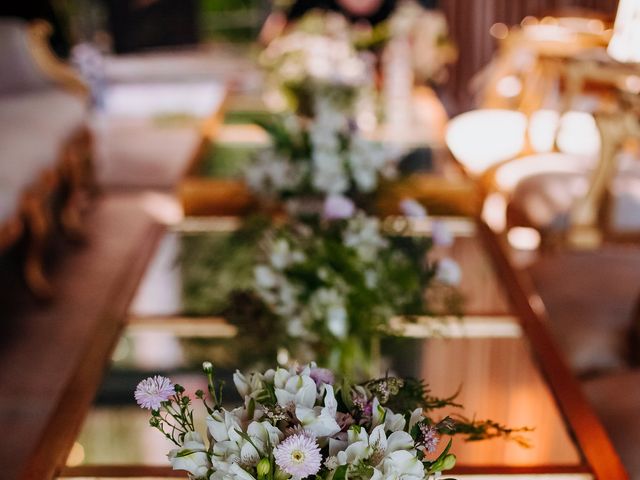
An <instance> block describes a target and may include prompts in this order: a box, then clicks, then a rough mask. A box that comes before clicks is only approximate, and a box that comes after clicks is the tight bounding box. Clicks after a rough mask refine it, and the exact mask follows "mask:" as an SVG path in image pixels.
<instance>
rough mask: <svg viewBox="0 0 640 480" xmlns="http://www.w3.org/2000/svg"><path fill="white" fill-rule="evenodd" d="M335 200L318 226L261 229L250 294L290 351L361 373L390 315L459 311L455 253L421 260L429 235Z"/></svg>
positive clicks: (370, 363)
mask: <svg viewBox="0 0 640 480" xmlns="http://www.w3.org/2000/svg"><path fill="white" fill-rule="evenodd" d="M340 203H341V204H339V205H332V204H331V202H328V203H327V204H326V205H325V211H324V218H323V219H322V220H321V221H320V222H321V223H322V226H321V227H319V226H316V227H315V228H314V227H313V225H311V224H309V223H301V222H297V221H289V222H287V223H285V224H283V225H279V226H274V227H272V228H270V229H268V230H267V231H266V233H265V234H264V236H263V238H262V240H261V242H260V244H259V248H260V251H259V252H258V261H257V264H256V266H255V267H254V285H253V288H252V291H253V292H252V293H253V297H251V296H250V297H249V298H253V299H254V301H260V302H261V303H263V304H264V305H265V307H266V309H263V310H262V314H263V315H268V316H270V317H272V318H271V321H270V322H264V323H270V325H271V331H272V332H273V333H272V335H275V336H276V337H277V343H278V344H279V345H281V346H286V347H288V348H290V349H291V353H292V354H293V356H294V357H295V358H297V359H299V360H303V361H310V360H317V361H318V362H319V363H320V364H321V365H322V366H329V367H330V368H335V369H339V371H341V372H342V373H343V374H344V375H347V376H349V377H351V378H362V377H363V376H368V375H372V374H376V373H377V370H376V369H377V362H376V356H377V345H378V342H379V338H380V336H382V335H385V334H393V333H394V331H393V330H392V329H391V327H390V326H389V325H390V321H391V319H392V318H393V317H405V318H412V317H414V316H415V315H426V314H432V315H445V314H456V313H458V312H459V307H460V302H461V297H460V295H459V293H458V290H457V288H456V283H457V282H458V281H459V276H460V275H459V272H452V268H455V267H457V265H454V266H452V265H451V264H452V263H454V262H453V260H451V259H448V258H443V259H440V260H439V261H431V260H430V259H429V257H428V255H427V253H428V251H429V249H430V247H431V239H430V238H426V237H409V236H402V235H395V236H389V235H385V234H384V233H383V230H382V224H381V221H380V220H379V219H378V218H376V217H369V216H367V215H365V214H364V213H363V212H361V211H359V212H356V211H355V207H354V206H353V204H351V203H349V201H348V199H346V198H340ZM414 208H415V207H414ZM256 297H257V298H256ZM247 300H248V299H247V297H242V298H241V304H242V307H241V308H242V311H245V310H246V302H247ZM257 312H258V310H254V311H253V320H252V322H251V324H249V325H247V326H248V328H249V329H251V328H253V327H252V324H254V323H255V316H256V313H257ZM240 316H241V315H234V314H233V313H230V315H229V317H230V318H231V319H232V321H233V320H234V319H237V318H238V317H240ZM267 337H268V335H267ZM263 340H264V339H263Z"/></svg>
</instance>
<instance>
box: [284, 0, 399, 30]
mask: <svg viewBox="0 0 640 480" xmlns="http://www.w3.org/2000/svg"><path fill="white" fill-rule="evenodd" d="M395 6H396V0H365V1H362V0H298V1H296V2H295V3H294V4H293V5H292V7H291V9H290V10H289V12H288V13H287V19H288V20H297V19H298V18H300V17H302V16H304V14H305V13H307V12H308V11H310V10H313V9H320V10H331V11H334V12H339V13H341V14H343V15H344V16H345V17H346V18H347V19H349V21H350V22H353V23H357V22H367V23H370V24H371V25H376V24H378V23H380V22H382V21H384V20H386V19H387V18H388V17H389V16H390V15H391V13H392V12H393V9H394V8H395Z"/></svg>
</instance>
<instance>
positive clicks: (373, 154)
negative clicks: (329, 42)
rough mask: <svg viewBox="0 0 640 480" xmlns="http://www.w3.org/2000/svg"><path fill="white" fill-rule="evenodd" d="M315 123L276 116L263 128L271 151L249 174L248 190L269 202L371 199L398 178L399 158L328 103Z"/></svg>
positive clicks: (260, 157) (262, 124)
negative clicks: (385, 182)
mask: <svg viewBox="0 0 640 480" xmlns="http://www.w3.org/2000/svg"><path fill="white" fill-rule="evenodd" d="M319 105H322V106H321V107H320V108H319V109H318V112H319V113H318V115H317V116H316V117H314V118H313V119H304V120H303V119H300V118H299V117H295V116H274V117H273V118H272V120H271V121H265V122H261V123H260V125H261V126H262V127H263V128H265V130H266V131H267V132H268V133H269V134H270V136H271V138H272V147H271V148H269V149H267V150H264V151H261V152H259V153H258V154H257V158H256V160H255V162H253V163H251V164H250V165H249V167H248V169H247V171H246V180H247V183H248V185H249V187H250V188H251V189H252V190H253V191H254V192H255V193H256V194H258V195H259V196H261V197H266V198H270V199H273V198H275V199H278V200H281V201H282V200H287V199H290V198H296V197H298V198H299V197H303V196H309V195H318V196H321V197H324V196H327V195H348V196H350V197H354V196H357V195H367V194H370V193H372V192H374V191H375V189H376V188H377V187H378V185H379V183H380V180H381V179H385V178H387V179H389V178H393V177H394V176H395V174H396V162H395V160H396V159H395V158H394V155H393V154H392V153H391V152H390V151H389V150H388V149H387V148H385V147H384V146H383V145H381V144H380V143H378V142H374V141H371V140H368V139H366V138H364V137H363V136H362V135H361V134H360V132H359V131H358V130H357V129H355V128H354V127H353V126H352V125H351V124H350V123H349V122H348V119H347V117H346V116H345V115H344V114H341V113H339V112H335V111H334V110H332V107H331V106H330V105H329V104H328V103H326V102H319Z"/></svg>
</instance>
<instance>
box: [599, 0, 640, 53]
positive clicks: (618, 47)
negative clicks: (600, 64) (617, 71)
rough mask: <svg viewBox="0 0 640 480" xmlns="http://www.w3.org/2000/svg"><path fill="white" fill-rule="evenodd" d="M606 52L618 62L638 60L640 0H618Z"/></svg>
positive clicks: (639, 48) (639, 51)
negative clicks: (611, 34)
mask: <svg viewBox="0 0 640 480" xmlns="http://www.w3.org/2000/svg"><path fill="white" fill-rule="evenodd" d="M607 52H608V53H609V55H611V56H612V57H613V58H615V59H616V60H618V61H619V62H628V63H637V62H640V0H620V3H619V4H618V13H617V14H616V23H615V25H614V27H613V37H612V38H611V42H609V48H608V49H607Z"/></svg>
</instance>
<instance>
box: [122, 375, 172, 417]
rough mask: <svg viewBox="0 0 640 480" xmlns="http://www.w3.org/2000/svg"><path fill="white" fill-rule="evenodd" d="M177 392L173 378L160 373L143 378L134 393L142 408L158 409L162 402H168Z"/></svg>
mask: <svg viewBox="0 0 640 480" xmlns="http://www.w3.org/2000/svg"><path fill="white" fill-rule="evenodd" d="M174 393H176V390H175V387H174V385H173V383H171V380H169V379H168V378H166V377H162V376H160V375H156V376H155V377H149V378H146V379H144V380H142V381H141V382H140V383H139V384H138V386H137V387H136V391H135V393H134V394H133V395H134V397H135V398H136V402H138V405H140V407H142V408H147V409H149V410H158V409H159V408H160V406H161V404H162V402H166V401H167V400H169V398H171V396H172V395H173V394H174Z"/></svg>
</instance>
